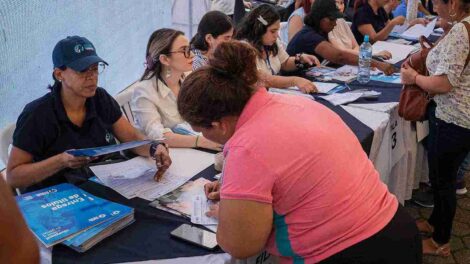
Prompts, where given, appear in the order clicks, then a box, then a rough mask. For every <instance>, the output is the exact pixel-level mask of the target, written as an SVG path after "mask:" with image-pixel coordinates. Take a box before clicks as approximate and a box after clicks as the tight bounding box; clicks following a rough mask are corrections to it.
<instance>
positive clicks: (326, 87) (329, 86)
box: [313, 82, 339, 93]
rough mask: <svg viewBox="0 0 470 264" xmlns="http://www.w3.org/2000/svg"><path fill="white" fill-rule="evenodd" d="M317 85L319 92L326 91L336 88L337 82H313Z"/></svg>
mask: <svg viewBox="0 0 470 264" xmlns="http://www.w3.org/2000/svg"><path fill="white" fill-rule="evenodd" d="M313 84H315V86H316V87H317V90H318V92H319V93H328V92H329V91H331V90H333V89H334V88H336V87H337V86H338V85H339V84H337V83H324V82H313Z"/></svg>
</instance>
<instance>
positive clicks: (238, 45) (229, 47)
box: [209, 40, 258, 85]
mask: <svg viewBox="0 0 470 264" xmlns="http://www.w3.org/2000/svg"><path fill="white" fill-rule="evenodd" d="M257 56H258V52H257V51H256V50H255V49H254V48H253V47H252V46H251V45H250V44H248V43H245V42H241V41H236V40H232V41H228V42H224V43H221V44H219V45H218V46H217V48H216V49H215V51H214V55H213V57H212V58H210V59H209V65H210V66H211V68H213V70H214V73H216V74H219V75H222V76H224V77H225V78H236V79H241V80H243V81H244V82H245V83H246V84H248V85H252V84H254V83H255V82H256V81H257V79H258V78H257V68H256V58H257Z"/></svg>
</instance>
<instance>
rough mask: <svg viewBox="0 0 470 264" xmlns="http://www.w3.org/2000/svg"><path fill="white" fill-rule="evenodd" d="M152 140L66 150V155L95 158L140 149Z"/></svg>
mask: <svg viewBox="0 0 470 264" xmlns="http://www.w3.org/2000/svg"><path fill="white" fill-rule="evenodd" d="M152 142H153V140H139V141H131V142H126V143H122V144H115V145H109V146H102V147H96V148H85V149H71V150H67V153H69V154H70V155H74V156H76V157H97V156H101V155H105V154H109V153H113V152H118V151H122V150H126V149H131V148H136V147H140V146H142V145H146V144H150V143H152Z"/></svg>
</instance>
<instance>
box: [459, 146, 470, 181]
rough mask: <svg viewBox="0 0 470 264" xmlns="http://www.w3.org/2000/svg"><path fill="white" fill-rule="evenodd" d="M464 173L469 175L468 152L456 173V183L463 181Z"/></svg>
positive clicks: (469, 156) (469, 158) (469, 155)
mask: <svg viewBox="0 0 470 264" xmlns="http://www.w3.org/2000/svg"><path fill="white" fill-rule="evenodd" d="M465 173H470V152H469V153H467V157H465V160H464V161H463V162H462V164H460V168H459V171H458V172H457V182H461V181H463V180H464V176H465Z"/></svg>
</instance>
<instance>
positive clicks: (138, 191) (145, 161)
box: [91, 148, 214, 201]
mask: <svg viewBox="0 0 470 264" xmlns="http://www.w3.org/2000/svg"><path fill="white" fill-rule="evenodd" d="M170 157H171V160H172V164H171V166H170V168H169V169H168V171H167V172H166V173H165V175H164V176H163V178H162V179H161V180H160V181H159V182H156V181H155V180H154V179H153V176H154V175H155V172H156V166H155V161H154V160H152V159H150V158H144V157H136V158H133V159H131V160H128V161H124V162H119V163H113V164H107V165H99V166H93V167H91V170H92V171H93V173H95V175H96V176H97V177H98V178H99V179H100V180H101V181H102V182H103V183H104V184H105V185H106V186H108V187H110V188H112V189H113V190H115V191H117V192H119V193H120V194H121V195H123V196H124V197H126V198H128V199H131V198H134V197H140V198H142V199H146V200H149V201H153V200H155V199H157V198H158V197H160V196H162V195H164V194H166V193H168V192H171V191H173V190H174V189H176V188H178V187H179V186H181V185H183V184H184V183H185V182H187V181H188V180H189V179H191V178H192V177H194V176H195V175H196V174H198V173H199V172H201V171H202V170H204V169H206V168H207V167H209V166H210V165H211V164H213V163H214V154H211V153H207V152H203V151H199V150H194V149H185V148H178V149H170Z"/></svg>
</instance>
